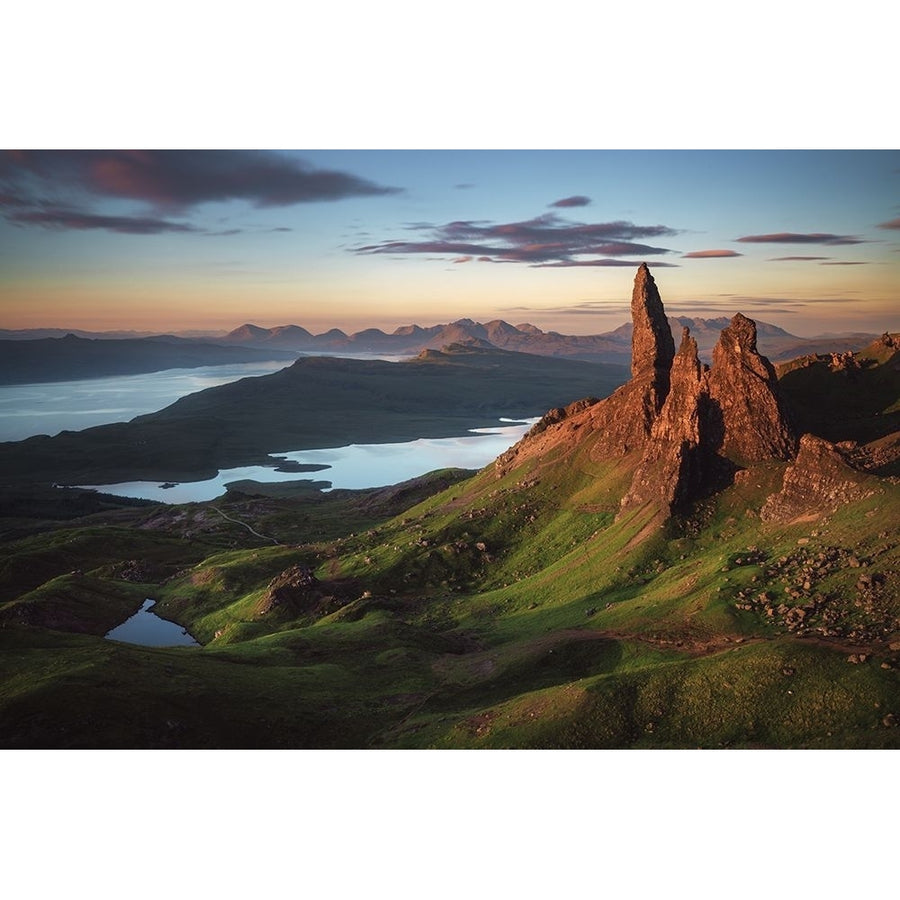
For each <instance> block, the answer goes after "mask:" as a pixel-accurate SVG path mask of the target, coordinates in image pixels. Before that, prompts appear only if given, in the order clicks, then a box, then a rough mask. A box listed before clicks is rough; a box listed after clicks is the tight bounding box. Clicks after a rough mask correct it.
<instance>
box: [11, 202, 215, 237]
mask: <svg viewBox="0 0 900 900" xmlns="http://www.w3.org/2000/svg"><path fill="white" fill-rule="evenodd" d="M7 219H8V220H9V221H10V222H12V223H13V224H16V225H39V226H41V227H42V228H51V229H57V230H59V229H75V230H77V231H85V230H90V229H100V230H104V231H115V232H118V233H119V234H162V233H165V232H196V231H197V230H198V229H196V228H194V227H193V226H192V225H185V224H182V223H180V222H170V221H168V220H166V219H157V218H150V217H139V216H100V215H94V214H93V213H87V212H82V211H79V210H72V209H53V208H50V209H31V210H24V211H21V212H19V211H17V212H14V213H12V214H10V215H7ZM218 233H220V234H228V233H229V232H218Z"/></svg>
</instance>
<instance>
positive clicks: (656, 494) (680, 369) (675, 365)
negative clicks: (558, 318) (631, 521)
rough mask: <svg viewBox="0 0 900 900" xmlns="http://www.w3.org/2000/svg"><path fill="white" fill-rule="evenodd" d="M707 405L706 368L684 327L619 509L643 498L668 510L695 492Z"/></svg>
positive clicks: (640, 502)
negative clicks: (667, 387)
mask: <svg viewBox="0 0 900 900" xmlns="http://www.w3.org/2000/svg"><path fill="white" fill-rule="evenodd" d="M708 404H709V389H708V385H707V372H706V371H705V367H703V366H701V364H700V359H699V357H698V356H697V342H696V341H695V340H694V339H693V338H692V337H691V336H690V330H689V329H687V328H685V329H684V330H683V332H682V338H681V346H680V347H679V349H678V353H677V355H676V356H675V359H674V360H673V362H672V368H671V372H670V390H669V393H668V396H667V397H666V401H665V403H664V404H663V406H662V409H661V410H660V413H659V416H658V417H657V418H656V420H655V421H654V422H653V426H652V429H651V432H650V440H649V441H648V443H647V445H646V448H645V450H644V455H643V457H642V458H641V462H640V464H639V465H638V468H637V470H636V471H635V473H634V479H633V480H632V483H631V488H630V490H629V491H628V493H627V494H626V495H625V498H624V499H623V500H622V510H623V511H624V510H627V509H631V508H633V507H637V506H641V505H643V504H644V503H646V502H648V501H653V502H657V503H659V504H660V505H661V506H662V507H664V508H666V510H668V509H671V508H673V507H675V506H678V505H679V504H681V503H682V502H684V501H685V500H688V499H690V497H691V496H693V495H694V494H695V493H696V492H697V490H698V489H699V488H700V486H701V483H702V481H703V474H704V465H703V463H704V460H703V458H702V457H703V451H704V445H705V443H706V442H705V441H704V438H705V436H706V431H707V422H708V418H709V416H708Z"/></svg>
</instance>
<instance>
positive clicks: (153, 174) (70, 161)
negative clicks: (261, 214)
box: [0, 150, 400, 209]
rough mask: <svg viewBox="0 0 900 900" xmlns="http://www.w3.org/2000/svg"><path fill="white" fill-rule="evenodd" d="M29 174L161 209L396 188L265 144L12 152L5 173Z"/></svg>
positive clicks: (281, 202)
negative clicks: (316, 165)
mask: <svg viewBox="0 0 900 900" xmlns="http://www.w3.org/2000/svg"><path fill="white" fill-rule="evenodd" d="M17 178H18V179H21V180H25V179H30V180H32V181H34V180H37V181H40V182H44V183H45V184H47V185H62V186H70V187H76V188H79V189H81V190H84V191H86V192H87V193H88V194H93V195H95V196H106V197H124V198H128V199H131V200H140V201H143V202H145V203H149V204H152V205H154V206H156V207H159V208H166V209H172V208H175V209H186V208H190V207H192V206H196V205H197V204H199V203H208V202H214V201H225V200H246V201H247V202H249V203H252V204H253V205H255V206H259V207H270V206H292V205H294V204H297V203H315V202H322V201H331V200H341V199H343V198H345V197H368V196H381V195H384V194H396V193H399V192H400V189H399V188H395V187H385V186H382V185H377V184H374V183H373V182H371V181H366V180H365V179H364V178H358V177H357V176H355V175H350V174H348V173H346V172H338V171H332V170H329V169H314V168H313V167H312V166H309V165H308V164H306V163H305V162H303V161H302V160H299V159H296V158H294V157H289V156H286V155H283V154H280V153H270V152H264V151H258V150H37V151H22V152H20V153H17V154H9V153H7V154H5V155H4V157H3V158H2V160H0V179H5V180H9V179H12V180H16V179H17Z"/></svg>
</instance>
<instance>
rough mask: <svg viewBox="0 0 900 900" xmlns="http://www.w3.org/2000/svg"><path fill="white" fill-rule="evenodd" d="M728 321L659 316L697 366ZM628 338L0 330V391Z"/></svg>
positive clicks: (481, 326) (613, 355) (762, 338)
mask: <svg viewBox="0 0 900 900" xmlns="http://www.w3.org/2000/svg"><path fill="white" fill-rule="evenodd" d="M728 322H729V320H728V319H727V318H725V317H724V316H723V317H720V318H715V319H703V318H694V317H689V316H677V317H669V325H670V327H671V329H672V332H673V335H674V337H675V341H676V343H678V341H680V338H681V329H682V327H683V326H687V327H688V328H690V330H691V333H692V335H693V336H694V337H695V338H696V340H697V348H698V353H699V355H700V358H701V359H702V360H704V361H705V362H709V360H710V354H711V352H712V348H713V346H714V345H715V343H716V341H717V340H718V337H719V333H720V332H721V330H722V329H723V328H725V327H726V326H727V325H728ZM631 331H632V327H631V323H630V322H629V323H627V324H625V325H621V326H619V327H618V328H616V329H614V330H613V331H608V332H605V333H602V334H588V335H583V334H577V335H573V334H560V333H559V332H556V331H542V330H541V329H540V328H538V327H537V326H536V325H531V324H529V323H522V324H519V325H510V324H509V322H504V321H503V320H502V319H494V320H492V321H490V322H485V323H481V322H475V321H473V320H472V319H458V320H457V321H455V322H450V323H447V324H441V325H432V326H430V327H427V328H423V327H421V326H419V325H404V326H401V327H400V328H397V329H396V330H394V331H393V332H391V333H390V334H388V333H386V332H384V331H381V330H380V329H378V328H366V329H364V330H363V331H357V332H354V333H353V334H347V333H345V332H343V331H341V330H340V329H338V328H332V329H331V330H330V331H326V332H323V333H322V334H313V333H312V332H310V331H308V330H307V329H306V328H302V327H301V326H299V325H280V326H277V327H275V328H261V327H260V326H259V325H253V324H250V323H247V324H245V325H241V326H240V327H239V328H236V329H234V330H233V331H231V332H229V333H228V334H226V335H224V336H219V337H204V338H203V339H202V340H197V339H191V338H186V337H182V336H177V335H172V334H162V335H152V336H144V337H134V336H132V335H133V333H129V332H107V333H103V334H99V333H95V332H81V333H75V332H69V333H65V336H62V334H63V333H62V332H61V331H60V330H59V329H34V330H32V331H28V330H23V331H5V330H2V329H0V384H12V383H20V384H21V383H27V382H36V381H56V380H69V379H76V378H96V377H102V376H106V375H126V374H137V373H141V372H153V371H159V370H161V369H167V368H176V367H177V368H182V367H183V368H188V367H194V366H208V365H224V364H229V363H238V362H256V361H260V360H266V359H285V360H290V359H294V358H296V357H297V356H298V355H300V354H307V355H308V354H312V355H332V356H343V355H355V354H360V355H363V354H366V355H368V354H378V355H391V356H415V355H417V354H418V353H421V352H422V351H423V350H439V349H441V348H443V347H446V346H448V345H450V344H469V345H475V346H479V347H482V348H496V349H500V350H510V351H515V352H518V353H531V354H536V355H540V356H552V357H562V358H567V359H577V360H581V361H584V362H593V363H599V362H602V363H610V364H613V365H628V364H629V361H630V359H631ZM85 334H91V335H93V336H92V337H91V338H86V337H83V336H82V335H85ZM51 335H58V336H51ZM124 335H128V336H124ZM876 337H877V335H875V334H867V333H852V334H844V335H823V336H820V337H814V338H803V337H799V336H798V335H795V334H790V333H789V332H787V331H785V330H784V329H783V328H779V327H778V326H777V325H771V324H769V323H767V322H757V341H758V346H759V350H760V352H761V353H763V354H765V355H766V356H768V357H769V359H771V360H772V361H774V362H780V361H784V360H789V359H793V358H795V357H797V356H803V355H806V354H811V353H829V352H844V351H847V350H859V349H861V348H862V347H865V346H866V345H867V344H869V343H871V341H872V340H874V339H875V338H876Z"/></svg>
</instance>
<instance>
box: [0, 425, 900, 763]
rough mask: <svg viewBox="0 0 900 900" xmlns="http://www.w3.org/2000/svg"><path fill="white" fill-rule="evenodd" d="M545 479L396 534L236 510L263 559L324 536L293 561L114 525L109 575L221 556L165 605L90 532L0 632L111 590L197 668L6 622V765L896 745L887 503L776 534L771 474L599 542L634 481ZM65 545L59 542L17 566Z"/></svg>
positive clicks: (185, 570)
mask: <svg viewBox="0 0 900 900" xmlns="http://www.w3.org/2000/svg"><path fill="white" fill-rule="evenodd" d="M564 453H565V454H566V455H565V458H562V455H563V454H564ZM554 454H558V455H559V458H556V456H553V455H551V456H548V457H544V458H543V459H540V460H535V459H532V460H529V461H527V462H526V463H525V464H524V465H523V466H521V467H519V468H518V469H516V470H514V471H512V472H510V473H508V474H507V475H505V476H504V477H503V478H497V477H496V475H495V472H494V470H493V467H488V468H487V469H485V470H484V471H483V472H481V473H479V474H478V475H477V476H475V477H474V478H472V479H470V480H468V481H463V482H459V483H455V484H450V485H449V486H448V487H446V488H445V489H444V490H441V491H438V492H437V493H436V494H434V495H433V496H429V497H427V498H426V499H424V500H422V502H419V503H417V504H416V505H411V506H410V504H412V503H415V501H416V500H418V499H419V497H418V496H413V495H407V497H406V499H407V501H408V502H403V501H402V500H398V499H397V498H396V497H394V498H393V500H390V499H388V498H385V497H384V496H383V495H382V497H381V500H375V499H373V495H372V493H371V492H370V493H368V494H366V496H365V497H363V498H359V499H354V495H353V494H352V493H350V492H347V493H346V494H344V495H343V496H341V497H332V498H330V499H327V500H322V499H317V500H312V499H311V498H307V501H303V500H293V501H292V500H278V499H276V500H271V499H270V500H263V499H262V498H255V499H247V498H244V499H233V500H231V501H230V503H231V504H232V505H230V506H229V507H228V509H229V510H230V512H231V514H233V515H234V516H235V517H238V518H242V519H243V520H244V521H249V522H251V523H252V524H254V527H256V528H257V529H258V530H260V531H261V532H262V533H264V534H267V533H271V531H272V529H273V525H275V523H277V522H279V521H281V522H283V523H284V525H285V526H287V527H289V526H288V523H289V522H290V521H292V519H293V520H295V521H297V522H300V521H301V520H302V517H303V516H304V515H310V517H311V518H310V519H309V521H308V523H307V525H306V526H304V527H305V528H307V529H309V528H310V527H311V526H312V525H313V524H314V523H315V522H317V521H318V522H321V523H322V527H321V529H320V530H319V532H318V533H316V534H313V533H310V531H308V530H307V531H306V532H305V533H303V534H302V535H301V534H300V533H299V532H297V533H295V536H296V537H299V538H301V539H302V541H303V543H302V544H300V543H290V544H287V545H282V546H274V545H268V546H266V545H265V543H264V542H261V541H258V540H255V539H253V538H252V536H251V535H249V534H248V533H247V532H246V531H243V530H242V529H240V528H237V527H235V526H234V525H233V524H229V523H228V522H225V521H222V520H217V519H216V518H215V517H213V516H210V515H208V511H206V510H205V509H204V507H203V506H202V505H195V506H193V507H186V508H184V509H183V510H180V511H178V510H175V511H172V510H168V511H162V510H157V511H156V512H154V513H153V514H152V515H151V514H150V513H148V512H146V511H143V510H140V511H129V512H128V513H127V514H128V515H131V516H135V517H137V516H141V517H143V518H142V519H141V522H142V523H143V524H144V525H145V526H148V527H145V529H143V530H141V531H135V530H134V529H132V530H131V534H132V535H133V540H134V541H135V543H134V544H133V545H127V540H128V538H127V537H125V532H126V531H127V530H126V529H122V530H121V531H119V532H117V535H118V536H117V540H118V539H121V540H123V541H125V542H126V543H125V544H122V545H120V546H119V547H118V548H117V550H116V552H117V553H121V554H122V555H123V556H124V558H131V557H130V556H129V554H130V553H132V549H131V548H132V547H134V548H135V552H134V555H136V552H137V548H143V549H142V552H147V551H148V550H149V549H150V548H151V547H155V548H157V549H156V551H155V552H157V553H160V554H162V556H164V557H165V556H166V554H171V556H170V557H167V560H168V563H169V566H170V567H172V566H175V561H176V557H178V553H180V552H186V551H181V550H178V551H176V549H175V548H179V547H182V548H183V547H188V548H194V547H196V538H197V531H198V530H201V531H202V529H203V528H207V529H209V530H208V531H205V532H202V533H203V535H204V537H203V540H204V541H205V542H207V544H208V547H209V549H208V550H207V551H206V552H204V553H203V554H202V558H200V559H196V557H194V558H192V559H190V560H187V559H183V560H182V559H180V558H179V563H178V564H179V565H180V566H181V568H178V569H177V571H171V568H170V569H164V568H162V567H161V568H160V572H161V574H160V580H159V581H158V582H157V583H156V584H143V583H137V584H135V583H131V582H128V583H123V582H122V581H121V580H120V579H119V578H117V575H119V574H120V573H119V572H117V570H116V569H115V566H111V565H110V564H108V563H106V562H105V561H104V558H103V557H102V553H101V552H100V549H99V548H101V547H102V545H103V543H104V540H106V541H108V540H109V539H110V536H111V535H110V532H109V531H101V532H100V533H99V534H98V533H95V532H91V531H88V532H86V533H85V537H84V540H85V541H86V542H87V543H86V544H85V547H84V549H79V550H78V553H82V554H83V555H84V556H85V557H89V558H90V559H91V561H92V563H93V565H92V567H87V566H82V568H83V570H84V574H83V575H80V576H70V575H63V576H62V577H61V578H56V580H55V581H51V582H50V583H49V584H44V585H41V586H39V587H37V588H36V589H35V590H32V591H31V592H30V593H28V594H26V595H25V596H24V597H23V598H20V599H18V600H16V601H14V602H13V603H12V604H11V605H7V606H6V607H4V608H2V609H0V614H3V613H7V612H8V610H10V609H14V608H15V607H16V606H17V605H19V604H21V603H23V602H25V603H31V604H34V605H38V606H41V605H45V606H47V607H48V608H50V609H52V610H56V611H58V610H64V611H67V612H68V613H70V614H72V615H77V614H78V613H79V610H81V609H82V608H83V607H84V605H85V603H86V602H87V601H86V598H88V597H89V594H90V592H92V591H93V592H97V591H100V590H102V586H103V585H106V586H107V587H108V589H109V590H108V595H109V598H110V599H108V601H107V603H108V604H109V605H112V604H113V603H114V600H115V598H116V597H119V596H121V597H122V601H121V602H123V603H124V598H125V597H126V596H130V597H131V598H132V599H134V598H136V595H137V593H139V592H143V591H145V592H147V593H148V594H150V593H151V592H152V594H151V595H152V596H155V597H158V598H159V599H160V603H159V606H158V609H159V611H160V613H161V614H163V615H169V616H172V617H174V618H176V619H177V621H179V622H181V623H183V624H185V625H187V626H188V627H189V628H190V630H191V631H192V632H193V633H195V634H196V635H197V636H198V637H199V638H200V639H201V640H202V641H203V642H204V643H206V646H205V647H204V648H203V649H170V650H165V649H159V650H155V649H154V650H150V649H145V648H134V647H128V646H125V645H115V644H111V643H110V642H105V641H103V640H102V638H100V637H99V635H100V634H102V631H101V630H100V627H101V625H102V624H103V623H101V622H100V621H99V614H98V615H97V616H96V618H97V621H95V622H94V623H93V625H94V630H93V632H92V633H91V634H85V635H79V636H74V635H72V634H66V633H63V632H59V631H52V630H49V629H47V628H36V627H34V626H33V625H28V624H22V623H20V622H17V621H8V622H7V623H6V625H5V627H3V628H2V629H0V645H2V648H3V652H2V653H0V714H2V718H0V721H2V725H0V744H2V745H3V746H162V747H166V746H259V747H263V746H298V747H299V746H322V747H340V746H355V747H363V746H372V747H432V746H433V747H470V746H472V747H557V746H563V747H694V746H704V747H722V746H728V747H733V746H738V747H759V746H762V747H895V746H898V745H900V729H898V728H896V727H893V726H894V724H895V723H896V722H897V721H898V720H900V684H898V677H900V675H898V671H900V650H891V649H890V647H891V645H892V644H894V645H896V642H897V641H898V637H900V631H898V614H900V598H898V591H897V584H898V581H897V576H898V571H900V549H898V540H897V537H896V529H895V528H894V527H893V523H895V522H897V521H900V487H898V485H897V484H896V483H895V481H896V480H895V479H887V478H882V479H877V478H874V477H872V478H870V479H869V480H868V481H867V486H868V487H869V488H870V489H871V493H870V495H869V496H867V497H866V498H865V499H863V500H860V501H857V502H855V503H853V504H850V505H847V506H845V507H843V508H842V509H840V510H838V511H837V512H834V513H827V514H826V513H822V514H811V515H809V516H805V517H802V518H801V519H799V520H796V521H794V522H790V523H787V524H766V523H763V522H761V520H760V519H759V515H758V512H759V509H760V508H761V506H762V505H763V503H764V501H765V499H766V497H768V496H769V495H770V494H771V493H773V492H774V491H776V490H778V488H779V486H780V482H781V476H782V473H783V471H784V464H782V463H771V464H767V465H763V466H759V467H756V468H754V469H752V470H748V471H747V472H746V473H745V474H744V475H742V476H741V477H739V478H738V479H737V480H736V482H735V484H734V485H733V486H732V487H731V488H729V489H727V490H725V491H723V492H722V493H721V494H719V495H717V496H716V497H714V498H712V499H710V500H707V501H706V502H704V503H703V504H700V505H698V506H697V507H696V508H695V509H694V510H692V511H691V514H690V515H688V516H685V517H684V518H683V519H682V520H679V521H672V522H670V523H667V524H666V525H664V526H663V525H660V523H659V522H658V521H657V520H655V519H653V518H652V517H651V516H650V515H649V514H648V513H647V512H645V511H642V510H637V511H636V512H634V513H632V514H630V515H629V516H628V517H623V518H622V519H621V520H620V521H618V522H616V521H615V515H616V513H617V511H618V499H619V498H620V497H621V496H622V494H623V492H624V489H625V487H626V486H627V484H628V481H629V478H630V471H631V467H632V466H633V464H634V460H628V459H625V460H620V461H617V462H615V463H613V462H611V461H606V462H600V463H598V462H593V461H591V459H590V446H589V443H586V444H584V445H583V446H580V447H579V448H578V449H577V450H576V451H575V452H568V451H564V450H563V449H559V448H558V449H557V450H555V451H554ZM424 493H427V490H425V491H424ZM292 504H296V505H295V506H293V509H294V510H295V512H293V513H292V512H291V509H292ZM304 504H305V505H304ZM392 504H393V505H392ZM407 506H408V507H409V508H406V507H407ZM182 513H183V515H182ZM150 526H152V527H150ZM105 527H107V528H108V527H109V526H105ZM267 527H268V528H269V530H268V531H267ZM187 533H190V535H191V536H190V538H189V539H185V535H186V534H187ZM71 538H72V535H68V536H67V532H61V531H52V530H51V531H48V532H43V533H39V534H38V535H35V536H33V537H31V538H29V539H26V549H28V551H29V552H32V553H37V552H38V551H39V549H40V545H41V543H42V542H45V543H46V544H47V546H48V547H49V546H50V543H49V542H53V541H56V542H57V543H56V544H54V545H53V548H54V551H53V552H57V550H58V548H59V547H61V546H68V545H67V544H66V541H67V540H70V539H71ZM27 540H30V541H32V542H34V545H32V544H27ZM92 541H93V543H92ZM144 542H149V543H144ZM126 545H127V546H126ZM17 546H18V545H17ZM78 546H79V547H80V545H78ZM45 549H46V547H45ZM210 550H214V551H215V552H209V551H210ZM51 555H52V554H51ZM76 555H77V554H76ZM194 559H196V561H194ZM67 564H68V563H67ZM295 564H303V565H308V566H310V567H311V568H313V569H314V571H315V574H316V576H317V578H318V579H319V582H320V585H321V586H322V588H323V591H324V592H325V593H328V594H329V596H331V597H334V598H336V600H335V601H334V602H332V603H327V604H324V605H322V606H321V607H319V608H313V609H307V610H306V611H305V612H304V613H303V614H300V615H292V614H284V615H276V616H264V615H261V614H260V611H259V610H260V606H259V601H260V598H261V596H262V595H263V593H264V591H265V588H266V585H267V584H268V582H269V581H270V580H271V579H272V578H273V577H274V576H276V575H278V574H279V573H280V572H281V571H283V570H284V569H286V568H288V567H289V566H292V565H295ZM866 578H867V579H868V582H865V581H864V579H866ZM763 592H765V594H766V596H767V597H768V598H769V599H768V601H767V605H768V608H769V609H771V610H772V613H771V614H768V612H767V605H766V604H763V603H761V602H758V600H757V599H756V598H758V596H759V594H761V593H763ZM115 602H119V601H117V600H116V601H115ZM804 604H809V605H808V608H807V609H805V614H806V619H805V620H804V623H805V624H804V628H805V631H804V632H803V633H800V632H798V630H797V628H796V627H795V623H794V622H793V621H792V619H791V615H792V613H791V610H795V609H797V608H800V607H802V606H803V605H804ZM98 608H99V605H98ZM217 635H218V636H217ZM860 654H864V656H865V659H864V661H862V662H859V661H858V660H859V656H860ZM850 659H854V660H855V661H856V662H850V661H849V660H850Z"/></svg>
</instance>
